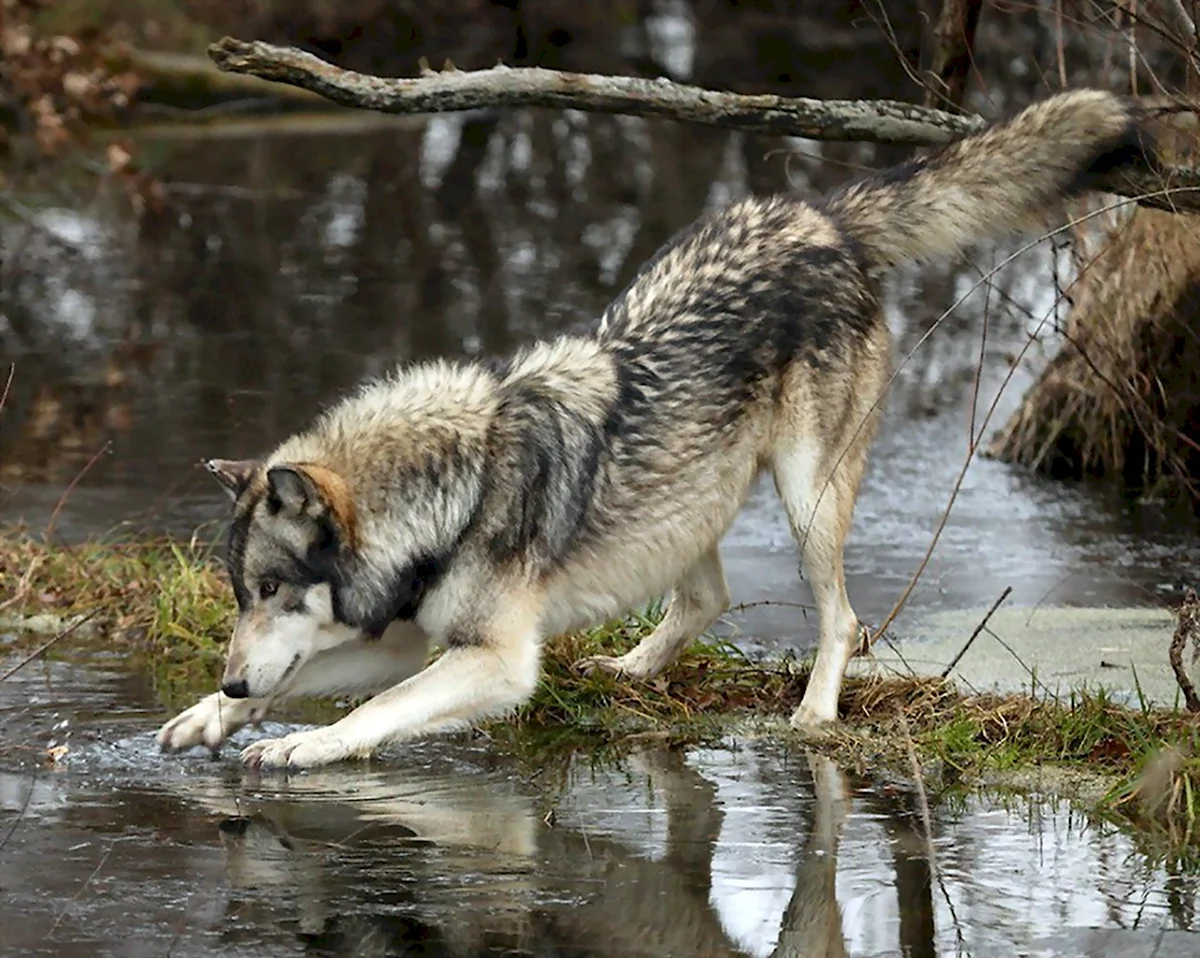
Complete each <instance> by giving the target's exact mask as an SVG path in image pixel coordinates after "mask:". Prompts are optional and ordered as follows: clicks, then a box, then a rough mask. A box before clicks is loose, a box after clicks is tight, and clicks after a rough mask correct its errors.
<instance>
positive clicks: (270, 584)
mask: <svg viewBox="0 0 1200 958" xmlns="http://www.w3.org/2000/svg"><path fill="white" fill-rule="evenodd" d="M278 591H279V583H278V582H276V581H275V580H274V579H263V580H262V582H260V583H259V584H258V597H259V598H260V599H263V600H264V601H265V600H266V599H269V598H271V596H273V595H274V594H275V593H276V592H278Z"/></svg>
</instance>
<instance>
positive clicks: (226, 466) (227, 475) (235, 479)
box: [204, 459, 259, 500]
mask: <svg viewBox="0 0 1200 958" xmlns="http://www.w3.org/2000/svg"><path fill="white" fill-rule="evenodd" d="M258 467H259V460H257V459H207V460H205V462H204V468H205V469H207V470H208V471H209V472H211V473H212V474H213V475H214V476H216V477H217V482H219V483H220V484H221V485H222V486H224V487H225V491H226V492H228V493H229V495H230V496H231V497H232V498H233V499H234V500H236V499H237V498H238V496H240V495H241V494H242V493H243V492H244V491H245V489H246V486H247V485H249V484H250V480H251V478H253V476H254V473H255V471H256V470H257V469H258Z"/></svg>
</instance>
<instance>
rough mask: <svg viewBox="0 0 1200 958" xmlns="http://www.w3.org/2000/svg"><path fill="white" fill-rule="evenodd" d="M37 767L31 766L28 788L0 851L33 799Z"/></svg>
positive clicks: (0, 844)
mask: <svg viewBox="0 0 1200 958" xmlns="http://www.w3.org/2000/svg"><path fill="white" fill-rule="evenodd" d="M37 776H38V767H37V766H36V765H35V766H33V774H32V776H31V777H30V779H29V788H28V789H27V790H26V791H25V800H24V801H23V802H21V807H20V808H19V809H18V810H17V817H16V818H15V819H14V820H13V823H12V827H11V828H10V829H9V830H8V832H7V833H6V834H5V836H4V841H2V842H0V851H3V850H4V846H5V845H7V844H8V840H9V839H10V838H12V837H13V832H15V831H16V830H17V826H18V825H20V824H21V819H23V818H24V817H25V812H26V811H27V810H28V808H29V803H30V802H31V801H33V790H34V789H35V788H37Z"/></svg>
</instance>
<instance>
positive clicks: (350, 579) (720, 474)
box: [161, 91, 1155, 765]
mask: <svg viewBox="0 0 1200 958" xmlns="http://www.w3.org/2000/svg"><path fill="white" fill-rule="evenodd" d="M1154 164H1155V160H1154V155H1153V150H1152V148H1151V147H1150V146H1149V145H1148V142H1147V139H1146V135H1145V131H1144V129H1143V126H1142V118H1141V114H1140V113H1139V110H1138V108H1137V107H1136V105H1135V104H1133V103H1132V102H1131V101H1129V100H1126V99H1123V98H1120V97H1117V96H1113V95H1110V94H1107V93H1102V92H1097V91H1078V92H1074V93H1067V94H1062V95H1059V96H1056V97H1052V98H1050V99H1048V100H1046V101H1043V102H1042V103H1039V104H1036V105H1035V106H1033V107H1030V108H1028V109H1027V110H1025V111H1023V112H1021V113H1019V114H1018V115H1017V116H1016V117H1014V118H1013V119H1011V120H1009V121H1008V122H1007V123H1004V124H1001V125H998V126H995V127H993V128H991V129H989V130H987V131H985V132H983V133H980V134H978V135H975V136H971V137H968V138H965V139H963V140H960V141H958V142H955V143H952V144H950V145H948V146H946V147H943V148H941V149H939V150H936V151H934V152H932V153H931V154H930V155H928V156H926V157H924V158H922V159H919V160H916V161H914V162H912V163H909V164H906V165H904V166H902V167H898V168H896V169H893V170H888V171H885V172H883V173H880V174H878V175H875V176H873V177H870V178H868V179H865V180H862V181H860V182H858V183H855V184H853V185H851V186H849V187H847V188H845V189H842V190H840V191H838V192H836V193H834V194H833V195H831V196H829V197H828V198H827V199H825V200H824V201H823V202H820V203H809V202H805V201H804V200H801V199H799V198H795V197H791V196H775V197H770V198H753V199H746V200H743V201H740V202H738V203H735V204H733V205H732V206H729V207H727V208H726V209H723V210H720V211H718V212H715V213H712V214H710V215H707V216H705V217H702V218H701V219H700V220H698V221H697V222H696V223H694V224H693V225H692V226H690V227H689V228H687V229H686V230H684V231H682V232H681V233H680V234H678V235H677V236H675V237H674V238H673V239H671V240H670V241H669V242H668V243H667V244H666V245H664V246H663V247H662V249H660V250H659V251H658V253H657V254H656V255H655V256H654V257H653V258H652V259H651V260H650V261H649V262H648V263H647V264H646V265H645V266H644V267H643V268H642V269H641V270H640V271H639V273H638V274H637V276H636V277H635V278H634V280H633V281H632V282H631V283H630V285H629V286H628V287H627V288H626V289H625V290H624V291H623V292H622V293H621V294H620V295H619V296H618V297H617V298H616V299H615V300H614V301H613V303H612V304H611V305H610V306H609V307H608V309H607V310H606V311H605V313H604V316H603V317H602V319H601V321H600V324H599V328H598V330H597V331H596V332H595V334H594V335H592V336H590V337H563V338H560V339H558V340H555V341H553V342H549V343H539V344H536V345H533V346H531V347H529V348H527V349H524V350H522V351H521V352H519V353H518V354H517V355H515V356H513V357H511V358H509V359H508V360H506V361H503V362H493V363H479V362H461V363H450V362H435V363H429V364H422V365H417V366H412V367H408V368H405V369H400V370H398V371H397V372H395V373H394V374H393V375H392V376H391V377H389V378H386V379H384V380H382V381H380V382H376V383H373V384H371V385H368V386H366V387H365V388H364V389H363V390H361V391H360V393H359V394H358V395H356V396H354V397H352V398H349V399H347V400H345V401H344V402H342V403H340V404H339V405H337V406H335V407H333V408H332V409H330V410H329V411H327V412H326V413H324V414H323V415H322V416H321V417H319V418H318V419H317V421H316V422H315V423H314V425H313V426H312V427H311V428H310V429H309V430H307V431H306V432H304V433H301V434H300V435H297V436H295V437H293V438H291V439H289V440H287V441H286V442H285V443H284V444H283V445H282V446H280V447H279V448H278V449H277V450H276V451H275V452H274V453H272V454H271V455H270V456H269V457H268V458H267V459H266V460H264V461H263V462H250V463H217V464H216V465H215V466H214V469H215V471H216V472H217V473H218V475H219V476H220V477H222V480H223V481H224V482H225V483H226V484H227V485H228V486H229V487H230V490H231V493H232V494H233V495H234V497H235V500H236V506H235V518H234V522H233V525H232V527H231V533H230V549H229V564H230V574H231V578H232V580H233V583H234V590H235V594H236V595H237V597H238V602H239V607H240V610H241V613H242V615H241V618H240V620H239V631H238V632H237V633H235V638H234V642H233V645H232V648H231V654H230V662H229V668H228V669H227V672H226V683H227V684H226V690H227V691H228V692H229V693H230V694H231V696H233V698H231V699H229V700H228V701H233V700H234V699H236V698H238V697H250V698H258V699H262V700H263V701H267V700H269V699H270V698H271V697H272V696H276V695H279V694H285V693H287V692H288V690H289V689H290V687H291V686H290V685H289V683H293V682H296V681H298V679H297V678H296V676H297V674H298V673H302V672H304V670H305V669H309V666H308V665H307V664H306V663H307V662H308V659H309V658H311V657H312V656H316V657H317V658H318V659H320V660H322V661H328V660H330V658H331V657H332V658H336V656H337V655H338V654H339V649H341V650H342V651H345V649H344V648H342V646H343V645H345V646H346V647H347V648H348V647H350V646H354V647H356V648H358V647H361V646H362V645H363V644H364V643H369V642H370V641H371V640H372V639H380V640H381V642H382V644H384V645H386V644H387V641H388V636H389V634H392V635H399V634H400V632H401V631H403V641H404V642H411V641H416V639H414V636H416V635H417V633H420V635H421V636H422V637H431V638H432V639H433V640H434V641H435V642H437V643H438V644H440V645H442V646H444V647H445V648H446V649H447V652H446V653H445V654H444V655H443V656H442V657H441V659H439V660H438V662H437V663H436V664H435V665H433V666H431V667H429V668H427V669H425V670H423V671H421V672H420V673H419V674H417V675H416V676H414V677H412V678H409V679H408V681H406V682H404V683H403V684H402V685H397V686H396V687H394V688H390V689H389V691H387V692H385V693H384V694H383V695H380V696H379V697H378V698H377V699H374V700H372V701H371V702H369V703H367V705H365V706H363V707H362V708H361V709H359V710H358V711H356V712H355V713H352V714H351V715H350V716H348V717H347V718H346V719H344V720H343V721H342V722H339V723H338V724H337V725H335V726H332V727H331V728H330V729H328V730H318V732H316V733H303V734H307V735H310V736H314V737H312V738H308V739H305V738H304V737H303V734H302V735H301V736H300V737H299V738H298V739H297V737H295V736H293V737H289V739H295V740H291V741H290V740H289V739H284V740H279V741H269V742H267V743H265V744H263V743H259V744H258V745H255V746H252V747H251V749H249V750H247V754H246V758H247V760H249V761H254V762H261V763H264V764H292V765H297V764H299V765H304V764H320V763H322V762H324V761H333V760H336V759H337V758H342V757H345V756H347V755H359V754H365V753H369V752H370V751H372V750H373V749H374V748H376V747H377V746H378V745H380V744H381V743H383V742H386V741H391V740H395V739H397V738H404V737H410V736H413V735H419V734H422V733H425V732H429V731H434V730H437V729H441V728H448V727H454V726H458V725H462V724H464V723H467V722H469V721H471V720H473V719H475V718H476V717H478V716H482V715H487V714H494V713H497V712H501V711H504V710H506V709H509V708H512V707H513V706H515V705H517V704H519V703H520V702H521V701H523V700H524V699H525V698H526V697H527V696H528V695H529V694H530V692H531V691H532V689H533V685H534V683H535V682H536V679H537V672H538V650H539V648H540V645H541V643H542V642H543V641H544V640H545V639H546V638H548V637H551V636H553V635H555V634H559V633H561V632H564V631H567V630H570V629H575V628H579V627H582V626H585V625H588V624H591V623H594V622H597V621H602V620H604V619H607V618H609V617H612V616H617V615H620V614H623V613H625V612H627V611H629V610H631V609H634V608H637V607H639V606H641V605H642V604H644V603H645V602H647V601H648V600H650V599H653V598H655V597H656V596H660V595H663V594H666V595H668V596H669V603H668V607H667V611H666V614H665V617H664V619H663V621H662V623H661V624H660V625H659V626H658V627H657V629H656V630H655V631H654V633H653V634H652V635H650V636H649V637H647V638H646V639H645V640H644V641H643V642H642V643H641V644H640V645H639V646H638V647H637V648H636V649H635V650H633V651H632V652H630V653H628V654H627V655H624V656H621V657H619V658H607V657H600V658H596V659H592V660H589V661H588V662H586V663H583V664H584V666H585V667H588V668H603V669H608V670H611V671H614V672H619V673H622V674H625V675H629V676H631V677H633V678H642V679H644V678H648V677H650V676H652V675H654V674H656V673H658V672H660V671H661V670H662V669H664V668H666V667H667V666H668V665H669V664H670V663H671V662H672V661H673V660H674V659H675V657H676V656H677V655H678V654H679V652H680V651H681V650H682V649H683V648H684V647H686V645H687V644H688V643H689V642H690V641H691V640H692V639H693V638H695V636H696V635H697V634H699V633H700V632H701V631H703V629H704V628H706V627H707V626H708V625H709V624H710V623H711V622H712V621H713V619H715V618H716V616H718V615H719V614H720V613H721V612H723V611H724V609H725V608H726V607H727V604H728V592H727V590H726V586H725V580H724V575H723V573H722V571H721V568H720V559H719V556H718V554H717V543H718V542H719V540H720V538H721V537H722V535H723V534H724V532H725V531H726V529H727V528H728V526H729V524H730V523H731V522H732V520H733V518H734V516H735V515H736V513H737V512H738V510H739V509H740V507H741V505H742V504H743V502H744V501H745V498H746V496H747V494H748V493H749V490H750V488H751V486H752V484H753V481H754V479H755V477H756V476H757V475H758V474H759V473H760V472H761V471H762V470H764V469H765V470H768V471H770V472H771V473H772V475H773V477H774V479H775V484H776V488H777V489H778V491H779V493H780V496H781V499H782V500H783V504H784V506H785V509H786V511H787V514H788V517H789V520H790V523H791V526H792V528H793V531H794V533H795V535H796V537H797V540H798V541H799V542H800V544H801V547H802V551H803V558H804V565H805V570H806V573H807V575H808V578H809V581H810V582H811V584H812V587H813V591H814V597H815V599H816V604H817V607H818V609H819V615H820V632H821V637H820V648H819V654H818V657H817V662H816V665H815V667H814V671H813V674H812V677H811V678H810V681H809V686H808V689H807V691H806V693H805V697H804V701H803V704H802V705H801V706H800V708H799V710H798V711H797V713H796V715H795V716H793V724H795V725H797V726H803V727H808V726H812V725H816V724H820V723H823V722H828V721H831V720H833V719H835V718H836V714H837V696H838V690H839V688H840V684H841V679H842V675H843V673H844V670H845V666H846V662H847V660H848V659H849V657H850V655H851V654H852V650H853V648H854V645H855V638H856V635H857V620H856V618H855V616H854V613H853V610H852V609H851V607H850V604H849V600H848V599H847V597H846V591H845V580H844V574H843V570H842V545H843V542H844V539H845V536H846V533H847V531H848V529H849V525H850V518H851V514H852V511H853V506H854V500H855V498H856V496H857V493H858V487H859V483H860V480H861V477H862V473H863V469H864V466H865V462H866V452H867V447H868V445H869V443H870V441H871V439H872V437H873V435H874V432H875V428H876V423H877V420H878V416H879V406H880V399H881V397H882V394H883V392H884V389H885V387H886V384H887V381H888V378H889V375H890V369H891V367H890V361H891V343H890V338H889V334H888V330H887V326H886V324H885V322H884V319H883V316H882V312H881V308H880V282H881V279H882V277H883V276H884V274H885V273H886V271H887V270H888V269H889V268H890V267H892V266H894V265H896V264H898V263H900V262H903V261H907V260H913V259H925V258H930V257H934V256H944V255H950V254H953V253H954V252H955V251H957V250H960V249H962V248H963V247H964V246H966V245H967V244H969V243H972V242H975V241H977V240H980V239H982V238H985V237H988V236H995V235H997V234H1006V233H1011V232H1014V231H1018V230H1025V229H1030V228H1034V227H1037V226H1038V225H1040V224H1042V223H1043V222H1044V220H1045V217H1046V215H1047V212H1048V211H1050V210H1053V209H1057V208H1060V207H1061V204H1062V201H1063V200H1064V199H1065V198H1067V197H1070V196H1073V195H1076V194H1078V193H1080V192H1083V191H1086V190H1088V189H1089V188H1090V187H1091V184H1092V182H1093V179H1094V177H1095V176H1096V175H1097V174H1099V173H1102V172H1107V171H1109V170H1111V169H1113V168H1116V167H1121V166H1154ZM264 582H265V583H266V584H267V586H266V588H265V589H264V587H263V583H264ZM272 589H274V590H275V591H272ZM266 593H270V594H269V595H268V594H266ZM326 595H327V596H328V598H327V599H326V598H325V596H326ZM317 606H320V609H318V608H317ZM285 608H287V609H291V610H292V612H291V613H288V614H291V615H298V614H301V613H300V611H299V610H302V609H305V608H307V609H309V610H310V611H309V612H308V613H304V614H308V615H310V616H311V617H312V620H313V621H314V622H315V621H317V620H320V621H321V622H322V625H321V628H322V629H324V630H325V632H323V633H322V635H325V634H326V633H328V634H329V635H333V634H334V633H337V634H338V635H339V636H342V637H343V638H344V639H345V643H343V642H341V641H340V640H339V641H334V640H333V639H331V638H330V639H325V638H322V639H320V640H319V641H318V640H316V639H314V640H313V641H314V643H315V645H313V649H316V651H312V649H310V648H309V647H308V646H307V645H305V646H304V647H303V648H300V649H299V650H298V651H296V652H294V653H291V654H295V655H296V656H298V657H297V658H296V661H295V663H294V664H293V665H291V666H289V667H288V669H290V671H287V670H285V671H280V670H281V669H283V664H282V663H283V662H284V658H286V656H284V655H283V653H282V652H278V654H277V653H276V652H271V653H269V654H268V653H266V652H262V653H260V652H258V651H256V645H258V644H259V643H260V639H259V638H258V636H259V635H260V634H265V632H269V631H271V630H272V629H274V628H275V626H273V625H271V624H270V623H271V622H274V621H275V619H274V618H273V617H275V616H277V615H281V614H283V610H284V609H285ZM322 617H324V618H322ZM326 619H328V621H326ZM402 622H408V623H414V624H415V628H414V627H413V626H411V625H410V626H405V627H404V628H403V629H402V628H401V626H399V625H397V623H402ZM246 623H257V624H246ZM339 630H341V631H339ZM276 631H278V630H276ZM318 631H319V630H318ZM271 634H272V635H274V634H275V633H274V632H272V633H271ZM280 634H282V633H280ZM239 640H240V641H239ZM262 641H263V644H264V645H265V646H271V647H272V648H274V643H275V641H276V640H275V639H272V640H271V641H270V642H266V641H265V640H262ZM288 641H289V640H287V639H284V638H280V639H279V642H280V643H282V645H281V646H280V648H284V647H287V646H288ZM422 641H424V639H422ZM356 643H357V645H356ZM300 644H301V645H303V643H300ZM310 644H311V643H310ZM317 646H320V648H317ZM321 657H325V658H324V659H322V658H321ZM258 660H261V661H263V662H268V661H269V662H270V665H269V666H268V665H263V666H262V667H261V668H258V667H256V665H255V664H254V663H255V662H256V661H258ZM347 669H348V671H350V672H353V668H352V667H350V666H347ZM310 671H311V669H310ZM235 693H240V695H237V694H235ZM206 701H207V700H206ZM203 705H204V703H201V705H200V706H197V707H196V708H197V709H200V708H201V707H202V706H203ZM264 707H265V706H264ZM187 714H188V713H185V716H181V717H180V719H177V720H176V722H180V721H181V720H182V719H184V718H185V717H186V716H187ZM206 714H207V713H206ZM198 721H199V720H198V719H196V718H195V717H194V718H193V720H191V721H190V723H189V722H187V721H184V722H182V724H181V725H177V726H175V731H171V729H172V726H170V725H169V726H167V727H166V728H164V730H163V733H162V736H161V737H162V739H163V741H164V744H166V745H168V746H177V745H183V744H192V743H193V740H196V739H197V736H199V735H200V733H198V732H196V731H195V728H196V727H197V723H198ZM210 725H211V723H210Z"/></svg>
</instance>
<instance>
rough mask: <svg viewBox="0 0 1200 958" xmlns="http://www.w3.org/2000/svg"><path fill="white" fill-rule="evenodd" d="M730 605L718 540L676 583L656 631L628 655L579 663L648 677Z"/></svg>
mask: <svg viewBox="0 0 1200 958" xmlns="http://www.w3.org/2000/svg"><path fill="white" fill-rule="evenodd" d="M728 608H729V587H728V585H727V584H726V583H725V570H724V569H722V568H721V556H720V554H719V553H718V551H717V547H716V545H715V544H714V545H713V546H712V548H710V549H709V550H708V551H707V552H705V553H704V555H703V556H701V557H700V558H699V559H698V560H697V561H696V562H695V563H694V564H693V565H692V566H691V567H690V568H689V569H688V570H687V572H685V573H684V574H683V578H682V579H680V580H679V582H678V583H676V585H675V588H674V589H673V590H672V591H671V596H670V599H669V600H668V603H667V611H666V613H665V614H664V615H663V618H662V621H661V622H659V623H658V625H657V626H656V627H655V629H654V631H653V632H651V633H650V634H649V635H648V636H646V637H645V638H644V639H642V641H641V642H639V643H638V644H637V646H636V647H635V648H633V649H632V650H630V651H629V652H626V653H625V654H624V655H619V656H612V655H593V656H590V657H588V658H585V659H580V660H579V662H578V663H577V665H578V666H579V667H580V668H581V669H583V671H585V672H588V673H590V672H593V671H595V670H596V669H600V670H602V671H605V672H611V673H613V674H614V675H624V676H628V677H630V678H633V679H638V680H641V681H645V680H647V679H652V678H654V676H656V675H658V674H659V673H661V672H662V671H663V670H664V669H666V668H668V667H669V666H670V665H671V664H672V663H673V662H674V661H675V660H676V659H677V658H679V655H680V654H681V653H682V652H683V650H684V649H686V648H687V647H688V646H689V645H690V644H691V643H692V642H693V641H694V640H695V639H696V637H697V636H699V635H700V633H702V632H703V631H704V630H705V629H707V628H708V627H709V626H710V625H712V624H713V622H714V621H716V619H717V616H719V615H720V614H721V613H722V612H724V611H725V610H726V609H728Z"/></svg>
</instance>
